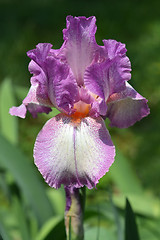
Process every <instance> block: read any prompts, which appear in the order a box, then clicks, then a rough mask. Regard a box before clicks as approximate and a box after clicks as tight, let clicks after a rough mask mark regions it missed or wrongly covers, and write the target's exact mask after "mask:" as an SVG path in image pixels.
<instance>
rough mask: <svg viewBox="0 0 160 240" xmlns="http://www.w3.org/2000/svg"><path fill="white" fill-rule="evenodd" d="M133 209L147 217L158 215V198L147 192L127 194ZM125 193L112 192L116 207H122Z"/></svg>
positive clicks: (159, 213) (156, 216)
mask: <svg viewBox="0 0 160 240" xmlns="http://www.w3.org/2000/svg"><path fill="white" fill-rule="evenodd" d="M127 197H128V198H129V199H130V202H131V204H132V206H133V207H134V211H135V212H136V213H138V214H142V215H144V216H148V217H154V218H159V217H160V200H159V199H158V198H156V197H151V196H148V195H147V194H141V195H140V194H133V193H132V194H127ZM125 198H126V194H114V195H113V202H114V204H115V205H117V206H118V207H120V208H122V209H124V207H125Z"/></svg>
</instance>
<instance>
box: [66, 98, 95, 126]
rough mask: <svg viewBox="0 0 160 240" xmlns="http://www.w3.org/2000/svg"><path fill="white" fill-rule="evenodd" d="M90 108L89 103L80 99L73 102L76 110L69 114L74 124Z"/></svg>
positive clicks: (86, 114) (85, 115)
mask: <svg viewBox="0 0 160 240" xmlns="http://www.w3.org/2000/svg"><path fill="white" fill-rule="evenodd" d="M90 108H91V105H90V104H87V103H84V102H82V101H79V102H77V103H75V104H74V109H75V110H76V111H75V112H74V113H73V114H72V115H71V118H72V122H73V123H74V124H76V125H77V124H79V123H80V122H81V119H82V118H85V117H87V116H88V114H89V110H90Z"/></svg>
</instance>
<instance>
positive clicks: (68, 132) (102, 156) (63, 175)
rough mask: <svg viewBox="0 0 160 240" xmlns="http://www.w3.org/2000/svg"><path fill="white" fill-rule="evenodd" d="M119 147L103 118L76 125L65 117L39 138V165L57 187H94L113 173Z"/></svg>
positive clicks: (52, 122) (51, 123)
mask: <svg viewBox="0 0 160 240" xmlns="http://www.w3.org/2000/svg"><path fill="white" fill-rule="evenodd" d="M114 156H115V147H114V145H113V143H112V141H111V138H110V135H109V133H108V131H107V129H106V127H105V124H104V121H103V119H102V118H101V117H98V118H96V119H94V118H91V117H86V118H83V119H81V121H80V122H76V121H75V120H74V119H72V118H69V117H67V116H65V115H63V114H59V115H57V116H56V117H54V118H52V119H50V120H49V121H48V122H47V123H46V124H45V126H44V127H43V129H42V130H41V131H40V133H39V134H38V136H37V139H36V142H35V147H34V159H35V164H36V166H37V167H38V169H39V171H40V172H41V174H42V175H43V177H44V179H45V181H46V182H47V183H48V184H49V185H50V186H51V187H54V188H59V187H60V186H61V184H64V185H65V186H70V187H71V186H74V187H78V188H79V187H82V186H84V185H86V186H87V187H88V188H93V187H95V186H96V184H97V183H98V181H99V179H100V178H101V177H102V176H103V175H104V174H105V173H106V172H107V171H108V170H109V167H110V166H111V165H112V163H113V161H114Z"/></svg>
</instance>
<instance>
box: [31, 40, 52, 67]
mask: <svg viewBox="0 0 160 240" xmlns="http://www.w3.org/2000/svg"><path fill="white" fill-rule="evenodd" d="M51 47H52V44H50V43H39V44H38V45H37V46H36V48H35V49H32V50H30V51H28V52H27V56H28V57H29V58H30V59H32V60H33V61H34V62H36V63H37V64H38V65H39V66H40V67H44V66H43V65H44V62H45V60H46V57H47V56H48V55H49V54H50V52H51Z"/></svg>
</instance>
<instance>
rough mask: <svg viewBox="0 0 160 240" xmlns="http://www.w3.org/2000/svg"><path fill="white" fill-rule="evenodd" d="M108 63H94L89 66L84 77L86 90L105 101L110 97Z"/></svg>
mask: <svg viewBox="0 0 160 240" xmlns="http://www.w3.org/2000/svg"><path fill="white" fill-rule="evenodd" d="M109 67H110V62H109V61H107V60H106V61H105V62H102V63H95V64H92V65H91V66H89V67H88V68H87V69H86V71H85V75H84V83H85V86H86V88H87V89H88V90H89V91H91V92H92V93H94V94H96V95H97V96H99V97H100V98H102V99H104V100H105V101H106V100H107V99H108V97H109V95H110V79H109Z"/></svg>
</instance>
